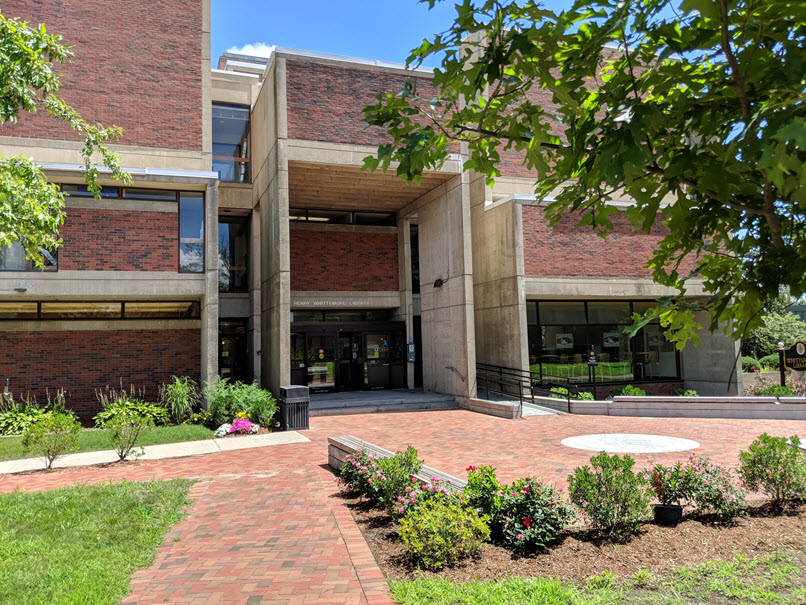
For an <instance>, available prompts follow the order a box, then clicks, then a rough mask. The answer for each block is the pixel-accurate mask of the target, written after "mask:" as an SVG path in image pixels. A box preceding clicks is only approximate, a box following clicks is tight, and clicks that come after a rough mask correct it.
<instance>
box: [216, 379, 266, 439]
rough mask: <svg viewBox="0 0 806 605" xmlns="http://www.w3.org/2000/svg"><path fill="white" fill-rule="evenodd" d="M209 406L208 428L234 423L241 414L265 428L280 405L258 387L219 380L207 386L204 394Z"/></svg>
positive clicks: (253, 384)
mask: <svg viewBox="0 0 806 605" xmlns="http://www.w3.org/2000/svg"><path fill="white" fill-rule="evenodd" d="M202 393H203V394H204V397H205V399H207V403H208V404H209V409H208V412H209V418H208V425H207V426H209V427H210V428H215V427H217V426H219V425H221V424H224V423H226V422H232V420H233V419H234V418H235V417H236V416H237V415H238V413H239V412H244V413H246V414H247V415H248V417H249V419H250V420H253V421H255V422H257V423H258V424H261V425H263V426H268V425H269V424H270V423H271V420H272V417H273V416H274V414H275V413H276V412H277V401H276V400H275V399H274V397H273V396H272V394H271V393H270V392H269V391H267V390H265V389H261V388H260V387H259V386H257V384H255V383H252V384H244V383H242V382H235V383H233V384H229V383H227V379H226V378H221V377H219V376H216V377H215V378H214V379H213V380H211V381H210V382H208V383H206V384H205V386H204V389H203V390H202Z"/></svg>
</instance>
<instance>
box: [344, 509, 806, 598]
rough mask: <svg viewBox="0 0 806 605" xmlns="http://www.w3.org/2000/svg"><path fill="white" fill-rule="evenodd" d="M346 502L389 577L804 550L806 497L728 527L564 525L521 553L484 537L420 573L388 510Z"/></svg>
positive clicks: (662, 565)
mask: <svg viewBox="0 0 806 605" xmlns="http://www.w3.org/2000/svg"><path fill="white" fill-rule="evenodd" d="M348 502H349V504H348V505H349V506H350V509H351V511H352V513H353V517H354V518H355V520H356V522H357V523H358V526H359V527H360V528H361V531H362V533H363V534H364V538H365V539H366V541H367V544H369V547H370V549H371V550H372V553H373V555H375V560H376V561H377V562H378V565H380V567H381V569H383V571H384V573H385V574H386V575H387V577H389V578H390V579H392V580H406V579H413V578H415V577H426V578H438V577H439V578H444V579H447V580H451V581H455V582H466V581H475V580H489V579H500V578H504V577H507V576H522V577H535V576H543V577H558V578H564V579H569V580H585V579H586V578H588V577H590V576H592V575H596V574H600V573H602V572H603V571H609V572H611V573H613V574H614V575H615V576H616V577H618V578H626V577H629V576H630V575H632V574H633V573H634V572H636V571H638V570H640V569H647V570H649V571H651V572H653V573H656V574H665V573H667V572H669V571H671V570H672V569H674V568H676V567H682V566H687V565H693V564H696V563H702V562H705V561H715V560H730V559H732V558H734V557H735V556H736V555H737V554H742V555H747V556H750V557H757V556H761V555H764V554H766V553H770V552H773V551H775V550H778V549H780V550H781V551H806V504H801V505H800V506H798V507H797V508H795V509H793V510H791V511H789V512H787V513H786V514H784V515H780V516H772V515H771V514H770V511H769V510H767V509H766V508H764V507H759V508H754V509H751V510H750V511H749V514H748V515H747V516H744V517H740V518H739V519H737V520H736V522H735V523H733V524H732V525H728V526H722V525H715V524H712V523H709V522H707V521H698V520H684V521H683V523H681V524H680V525H678V526H676V527H663V526H659V525H654V524H651V523H647V524H645V525H644V526H643V527H642V529H641V531H640V532H639V533H638V534H637V535H635V536H633V537H632V538H631V539H629V540H626V541H623V542H616V543H614V542H612V541H602V540H596V539H592V538H590V537H589V536H588V535H586V533H585V532H583V531H568V532H567V533H565V534H564V535H563V536H561V538H560V540H559V541H558V543H557V544H555V545H554V546H552V547H551V548H550V549H548V550H546V551H542V552H537V553H530V554H525V555H517V554H513V553H512V552H511V551H509V550H507V549H505V548H503V547H500V546H494V545H492V544H485V545H483V546H482V549H481V553H480V554H479V556H478V557H477V558H476V559H472V560H467V561H464V562H461V563H459V564H458V565H457V566H456V567H453V568H450V569H444V570H442V571H440V572H439V573H433V572H421V571H419V570H417V569H416V568H415V567H413V566H412V565H411V563H410V562H409V560H408V558H407V557H406V551H405V548H404V545H403V544H402V543H401V542H400V540H399V539H398V537H397V529H398V525H397V523H395V522H394V521H393V520H392V519H391V517H389V516H388V515H387V514H386V513H385V512H383V511H379V510H376V509H373V508H370V507H369V506H368V505H367V503H366V502H364V501H363V500H352V501H348Z"/></svg>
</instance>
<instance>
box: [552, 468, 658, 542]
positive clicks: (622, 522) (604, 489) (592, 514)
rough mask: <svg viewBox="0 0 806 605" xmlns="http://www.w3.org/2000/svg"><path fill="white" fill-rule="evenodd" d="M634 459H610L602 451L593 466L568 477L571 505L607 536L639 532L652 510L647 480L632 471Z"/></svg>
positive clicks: (576, 470) (577, 469)
mask: <svg viewBox="0 0 806 605" xmlns="http://www.w3.org/2000/svg"><path fill="white" fill-rule="evenodd" d="M634 464H635V461H634V460H633V459H632V457H631V456H629V455H625V456H624V457H623V458H621V457H619V456H616V455H613V456H608V455H607V453H605V452H602V453H601V454H599V455H598V456H594V457H593V458H591V459H590V466H581V467H577V468H575V469H574V473H573V474H572V475H571V476H569V477H568V486H569V490H568V493H569V496H570V497H571V502H573V503H574V504H575V505H576V506H578V507H579V508H580V509H581V510H582V512H584V513H585V515H586V516H587V517H588V519H589V520H590V524H591V527H592V528H593V529H595V530H597V531H601V532H604V533H606V534H610V535H612V534H621V533H629V532H633V531H635V530H636V529H638V526H639V524H640V522H641V520H642V519H643V518H644V517H646V515H647V513H648V510H649V494H648V490H647V488H646V485H645V482H644V481H643V479H642V478H641V477H640V476H638V475H636V474H635V473H634V472H633V470H632V468H633V465H634Z"/></svg>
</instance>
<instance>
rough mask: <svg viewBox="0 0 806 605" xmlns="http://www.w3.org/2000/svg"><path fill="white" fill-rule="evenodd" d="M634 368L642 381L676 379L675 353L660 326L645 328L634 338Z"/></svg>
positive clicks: (651, 325)
mask: <svg viewBox="0 0 806 605" xmlns="http://www.w3.org/2000/svg"><path fill="white" fill-rule="evenodd" d="M635 366H636V373H638V374H640V375H642V376H643V378H644V380H652V379H654V378H676V377H677V351H676V350H675V347H674V343H671V342H669V341H668V340H666V337H665V336H664V335H663V331H662V328H661V327H660V325H657V324H650V325H648V326H645V327H644V328H643V329H642V330H641V331H640V332H639V333H638V335H637V336H636V338H635Z"/></svg>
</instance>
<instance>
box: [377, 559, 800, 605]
mask: <svg viewBox="0 0 806 605" xmlns="http://www.w3.org/2000/svg"><path fill="white" fill-rule="evenodd" d="M391 586H392V595H393V596H394V598H395V600H396V601H397V602H398V603H400V604H401V605H426V604H433V605H527V604H535V605H537V604H540V605H626V604H632V603H639V604H646V605H694V604H697V603H712V604H714V605H716V604H719V605H727V604H731V603H736V604H739V603H791V604H793V605H795V604H798V603H801V604H802V603H806V553H804V552H795V553H787V554H781V553H773V554H770V555H766V556H764V557H759V558H755V559H749V558H746V557H736V559H734V560H733V561H729V562H709V563H703V564H699V565H695V566H692V567H684V568H680V569H676V570H674V571H672V572H671V573H670V574H669V575H668V576H665V577H657V576H654V575H653V574H651V573H649V572H647V571H641V572H637V573H635V574H634V575H633V577H632V578H631V579H629V580H626V581H616V580H615V579H614V578H613V577H612V576H611V575H610V574H608V573H607V572H604V573H602V574H600V575H598V576H593V577H591V578H589V579H588V581H587V583H585V584H584V585H573V584H570V583H563V582H560V581H557V580H552V579H546V578H531V579H523V578H508V579H506V580H501V581H499V582H489V581H488V582H472V583H471V582H467V583H460V584H454V583H451V582H449V581H448V580H441V579H437V580H414V581H411V582H406V581H396V582H392V583H391Z"/></svg>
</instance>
